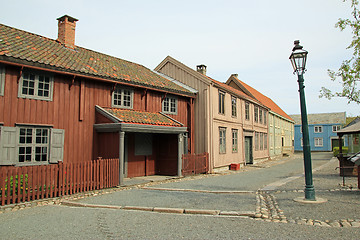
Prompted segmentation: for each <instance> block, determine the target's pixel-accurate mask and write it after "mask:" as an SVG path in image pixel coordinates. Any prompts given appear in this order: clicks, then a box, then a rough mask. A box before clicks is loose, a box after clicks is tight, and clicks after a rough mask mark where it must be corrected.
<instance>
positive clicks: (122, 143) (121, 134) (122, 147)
mask: <svg viewBox="0 0 360 240" xmlns="http://www.w3.org/2000/svg"><path fill="white" fill-rule="evenodd" d="M119 137H120V139H119V140H120V141H119V185H120V186H122V185H123V184H124V155H125V151H124V150H125V132H122V131H120V132H119Z"/></svg>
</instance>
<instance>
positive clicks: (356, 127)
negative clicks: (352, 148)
mask: <svg viewBox="0 0 360 240" xmlns="http://www.w3.org/2000/svg"><path fill="white" fill-rule="evenodd" d="M336 133H337V135H338V136H342V135H344V134H356V133H360V122H357V123H355V124H353V125H351V126H348V127H345V128H343V129H341V130H339V131H337V132H336Z"/></svg>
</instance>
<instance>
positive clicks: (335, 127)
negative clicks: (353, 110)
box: [332, 125, 341, 132]
mask: <svg viewBox="0 0 360 240" xmlns="http://www.w3.org/2000/svg"><path fill="white" fill-rule="evenodd" d="M340 129H341V126H340V125H334V126H332V131H333V132H337V131H339V130H340Z"/></svg>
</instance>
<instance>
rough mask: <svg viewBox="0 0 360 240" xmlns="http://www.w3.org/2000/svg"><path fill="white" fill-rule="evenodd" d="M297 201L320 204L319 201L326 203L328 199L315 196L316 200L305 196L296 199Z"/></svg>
mask: <svg viewBox="0 0 360 240" xmlns="http://www.w3.org/2000/svg"><path fill="white" fill-rule="evenodd" d="M294 201H295V202H299V203H312V204H318V203H326V202H327V199H324V198H315V200H309V199H306V198H303V197H298V198H295V199H294Z"/></svg>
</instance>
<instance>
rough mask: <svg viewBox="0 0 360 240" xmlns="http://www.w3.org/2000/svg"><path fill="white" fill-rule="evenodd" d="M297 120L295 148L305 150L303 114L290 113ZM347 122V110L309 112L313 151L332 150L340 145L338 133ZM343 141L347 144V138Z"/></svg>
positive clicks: (310, 137)
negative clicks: (302, 125) (302, 127)
mask: <svg viewBox="0 0 360 240" xmlns="http://www.w3.org/2000/svg"><path fill="white" fill-rule="evenodd" d="M290 117H291V118H292V119H294V121H295V126H294V150H295V151H302V150H303V141H302V140H303V136H302V129H301V115H290ZM345 122H346V112H339V113H318V114H308V124H309V140H310V149H311V151H332V150H333V148H334V147H338V146H339V138H338V136H337V134H336V132H337V131H338V130H340V129H341V128H342V127H343V126H344V125H345ZM343 143H344V145H345V146H347V140H346V139H344V140H343Z"/></svg>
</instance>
